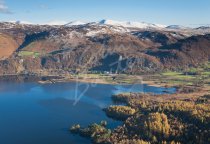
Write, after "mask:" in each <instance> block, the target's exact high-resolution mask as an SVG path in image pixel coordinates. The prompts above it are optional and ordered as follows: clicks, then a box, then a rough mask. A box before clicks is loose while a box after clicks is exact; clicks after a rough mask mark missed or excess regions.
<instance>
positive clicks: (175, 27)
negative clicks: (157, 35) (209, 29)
mask: <svg viewBox="0 0 210 144" xmlns="http://www.w3.org/2000/svg"><path fill="white" fill-rule="evenodd" d="M166 28H167V29H174V30H180V29H190V28H189V27H185V26H182V25H169V26H167V27H166Z"/></svg>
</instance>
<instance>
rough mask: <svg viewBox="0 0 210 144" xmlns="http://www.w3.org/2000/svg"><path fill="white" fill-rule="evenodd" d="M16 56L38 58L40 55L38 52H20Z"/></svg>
mask: <svg viewBox="0 0 210 144" xmlns="http://www.w3.org/2000/svg"><path fill="white" fill-rule="evenodd" d="M18 56H21V57H27V56H32V57H35V58H37V57H39V56H40V53H38V52H31V51H20V52H19V53H18Z"/></svg>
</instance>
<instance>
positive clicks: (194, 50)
mask: <svg viewBox="0 0 210 144" xmlns="http://www.w3.org/2000/svg"><path fill="white" fill-rule="evenodd" d="M209 60H210V27H204V26H202V27H198V28H189V27H183V26H178V25H170V26H165V25H160V24H150V23H142V22H120V21H113V20H101V21H99V22H90V23H84V22H80V21H74V22H70V23H66V24H63V25H49V24H45V25H34V24H30V23H27V24H26V23H24V22H21V21H19V22H1V23H0V74H1V75H3V74H22V73H35V74H37V73H39V74H40V73H41V74H43V73H48V74H52V73H54V74H61V73H67V72H68V73H79V72H90V71H91V72H104V71H112V72H122V73H131V74H142V73H155V72H160V71H164V70H184V69H187V68H189V67H196V66H198V65H201V64H203V63H206V62H208V61H209ZM119 63H120V66H119Z"/></svg>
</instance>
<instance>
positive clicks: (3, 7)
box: [0, 0, 12, 14]
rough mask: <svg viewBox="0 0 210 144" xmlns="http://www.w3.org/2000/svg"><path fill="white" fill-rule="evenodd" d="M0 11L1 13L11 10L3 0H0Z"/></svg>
mask: <svg viewBox="0 0 210 144" xmlns="http://www.w3.org/2000/svg"><path fill="white" fill-rule="evenodd" d="M0 13H3V14H12V12H11V11H10V10H9V8H8V7H7V6H6V5H5V2H4V1H3V0H0Z"/></svg>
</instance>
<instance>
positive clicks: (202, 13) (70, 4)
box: [0, 0, 210, 26]
mask: <svg viewBox="0 0 210 144" xmlns="http://www.w3.org/2000/svg"><path fill="white" fill-rule="evenodd" d="M101 19H113V20H120V21H140V22H151V23H159V24H166V25H169V24H179V25H187V26H196V25H200V24H202V25H204V24H210V0H0V21H11V20H13V21H16V20H21V21H29V22H32V23H46V22H50V21H66V22H70V21H75V20H80V21H85V22H90V21H99V20H101Z"/></svg>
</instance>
